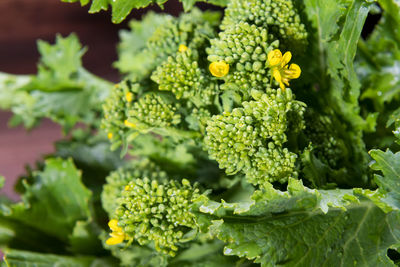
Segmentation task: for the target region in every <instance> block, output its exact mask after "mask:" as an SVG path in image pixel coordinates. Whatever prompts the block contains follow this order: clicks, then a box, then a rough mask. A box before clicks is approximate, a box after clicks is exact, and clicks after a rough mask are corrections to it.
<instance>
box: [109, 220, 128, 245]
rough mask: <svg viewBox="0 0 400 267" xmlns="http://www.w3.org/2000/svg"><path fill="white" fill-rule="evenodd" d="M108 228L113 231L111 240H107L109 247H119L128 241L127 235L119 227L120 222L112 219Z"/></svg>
mask: <svg viewBox="0 0 400 267" xmlns="http://www.w3.org/2000/svg"><path fill="white" fill-rule="evenodd" d="M108 226H109V227H110V229H111V231H112V232H111V234H110V236H111V237H110V238H109V239H107V240H106V244H107V245H117V244H119V243H122V242H123V241H124V240H125V239H126V235H125V233H124V232H123V231H122V227H119V226H118V221H117V220H115V219H112V220H111V221H109V222H108Z"/></svg>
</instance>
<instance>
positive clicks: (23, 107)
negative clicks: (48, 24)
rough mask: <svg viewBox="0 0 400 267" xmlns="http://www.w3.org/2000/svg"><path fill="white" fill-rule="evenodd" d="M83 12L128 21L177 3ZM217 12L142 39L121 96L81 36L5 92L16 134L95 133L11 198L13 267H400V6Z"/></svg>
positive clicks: (279, 0)
mask: <svg viewBox="0 0 400 267" xmlns="http://www.w3.org/2000/svg"><path fill="white" fill-rule="evenodd" d="M71 1H72V2H74V1H75V0H71ZM71 1H70V2H71ZM80 2H81V4H82V5H85V4H89V3H91V12H94V11H99V10H101V9H107V8H108V6H111V7H112V9H113V11H112V12H113V19H114V20H118V21H119V20H122V19H123V18H124V17H125V16H126V15H127V14H128V13H129V12H130V11H131V9H132V8H134V7H144V6H147V5H149V4H152V3H158V4H160V5H161V4H162V3H164V2H165V1H164V0H161V1H150V0H148V1H147V0H146V1H133V0H126V1H125V0H116V1H109V0H93V1H90V0H81V1H80ZM182 2H183V4H184V7H185V8H191V7H192V6H193V5H194V4H195V2H196V1H195V0H186V1H182ZM206 2H213V3H220V4H222V5H226V8H225V9H224V14H220V13H219V12H208V11H204V12H203V11H200V10H199V9H193V10H192V11H191V12H190V13H184V14H182V15H180V16H179V17H172V16H169V15H165V14H155V13H151V12H150V13H149V14H148V15H146V16H144V18H143V20H142V21H132V22H131V23H130V24H129V25H130V30H124V31H122V32H121V39H122V40H121V43H120V44H119V46H118V53H119V60H118V61H117V62H116V63H115V64H114V66H116V67H117V68H118V69H119V71H120V72H121V74H122V75H124V80H122V81H121V82H120V83H118V84H117V85H115V86H114V87H113V88H112V89H111V86H110V85H109V83H108V82H104V81H102V80H99V79H98V78H97V77H95V76H93V75H91V74H88V72H87V71H85V70H84V69H83V67H82V64H81V56H82V55H83V53H84V49H82V47H81V45H80V44H79V42H78V40H77V38H76V37H75V36H73V35H72V36H70V37H67V38H61V37H58V38H57V42H56V44H55V45H49V44H47V43H44V42H39V50H40V52H41V54H42V57H41V60H40V63H39V67H38V74H37V75H35V76H33V75H32V76H30V75H26V76H24V75H21V76H19V75H8V74H0V85H1V88H0V107H2V108H6V109H12V110H13V111H14V113H15V114H16V116H17V117H16V119H14V121H13V122H18V119H20V120H23V122H24V123H25V125H27V126H32V125H34V124H36V122H38V120H39V119H40V118H42V117H50V118H52V119H53V120H54V121H56V122H59V123H60V124H62V125H63V126H64V127H65V128H66V129H68V128H70V127H72V126H74V125H75V123H76V122H84V123H86V124H87V126H89V127H87V128H85V129H77V130H74V131H71V136H68V137H66V138H65V140H63V141H61V142H58V143H57V144H56V152H55V153H54V154H53V155H50V156H48V159H47V160H46V161H45V164H38V170H37V171H31V170H28V174H27V175H26V177H24V178H22V179H21V180H20V183H19V184H18V185H17V189H18V191H19V192H20V193H21V194H22V202H20V203H17V204H13V203H10V201H8V200H6V199H4V198H0V246H1V248H2V249H3V248H4V250H5V251H6V255H7V256H6V257H7V261H8V264H9V265H16V266H19V265H23V264H25V265H27V266H30V265H29V264H30V263H28V262H32V265H42V266H49V265H50V264H52V263H55V264H59V265H66V266H95V265H101V266H108V265H110V266H149V267H151V266H163V267H167V266H207V267H212V266H259V265H261V266H395V264H398V263H399V262H400V254H399V253H398V252H399V248H400V232H399V230H398V229H399V225H400V212H399V209H400V186H399V185H400V180H399V179H400V167H399V166H400V152H398V151H399V144H400V108H399V104H400V102H399V97H398V77H397V76H398V75H397V74H398V69H399V66H398V65H399V64H398V58H399V53H398V52H399V41H400V35H399V27H398V26H399V22H400V16H399V11H400V5H399V3H398V1H395V0H379V1H378V2H379V7H378V6H377V5H376V4H375V3H373V1H369V0H339V1H329V0H304V1H291V0H246V1H239V0H231V1H229V3H228V1H224V0H223V1H218V0H215V1H206ZM369 12H375V13H379V14H380V15H381V19H380V21H379V23H378V24H377V25H376V27H375V28H374V29H373V31H372V33H371V34H370V35H369V36H368V37H367V38H366V39H365V40H364V39H361V38H360V35H361V31H362V29H363V25H364V22H365V19H366V18H367V15H368V13H369ZM222 15H223V16H222ZM221 17H223V19H222V21H221ZM276 49H278V50H279V51H280V52H281V53H280V52H277V51H273V50H276ZM272 51H273V53H270V52H272ZM286 52H291V53H286ZM281 54H282V55H281ZM292 57H293V60H291V58H292ZM289 62H294V63H296V64H298V66H296V65H291V64H290V63H289ZM354 62H355V63H354ZM296 73H299V74H300V73H301V76H300V77H299V79H298V80H296V81H293V82H292V81H289V80H291V79H295V78H296V77H297V74H296ZM294 74H296V75H294ZM282 80H283V81H285V82H287V83H286V84H287V86H289V82H290V85H291V87H290V88H284V87H283V86H280V85H281V84H282ZM278 86H279V87H278ZM109 90H110V91H109ZM295 94H296V96H295ZM80 101H82V102H84V103H85V105H80V106H79V107H75V105H76V104H77V103H80ZM72 103H73V105H72ZM101 106H102V108H103V109H101ZM67 111H68V112H67ZM101 113H103V115H104V118H103V119H102V121H101V123H100V122H99V117H100V116H101V115H102V114H101ZM99 126H100V127H101V128H102V131H98V132H97V131H96V130H97V129H98V128H99ZM393 134H394V136H393ZM106 136H107V137H108V139H109V140H107V139H106ZM370 148H374V149H373V150H371V151H370V153H369V154H368V153H367V151H368V149H370ZM115 150H117V151H115ZM112 151H114V152H112ZM384 151H385V152H384ZM58 157H62V158H64V159H60V158H58ZM371 160H373V161H372V162H371V163H370V161H371ZM183 178H186V179H183ZM200 192H201V193H200ZM107 222H108V226H109V227H107ZM109 228H110V229H109ZM5 264H7V263H5Z"/></svg>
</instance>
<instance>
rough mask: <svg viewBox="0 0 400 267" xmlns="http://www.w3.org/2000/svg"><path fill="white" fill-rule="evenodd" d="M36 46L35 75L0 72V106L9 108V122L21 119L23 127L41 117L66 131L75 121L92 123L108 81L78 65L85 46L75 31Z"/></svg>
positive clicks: (102, 99)
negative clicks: (50, 42)
mask: <svg viewBox="0 0 400 267" xmlns="http://www.w3.org/2000/svg"><path fill="white" fill-rule="evenodd" d="M38 48H39V52H40V54H41V59H40V62H39V64H38V73H37V75H36V76H34V75H31V76H28V75H10V74H6V73H0V83H1V87H0V108H2V109H11V110H12V111H13V113H14V114H15V117H14V118H13V120H12V121H13V123H14V124H15V123H20V122H22V123H24V125H25V126H26V127H27V128H31V127H33V126H34V125H36V124H37V123H38V122H39V120H40V119H41V118H43V117H48V118H50V119H52V120H53V121H55V122H57V123H59V124H61V125H62V126H63V127H64V129H65V130H66V131H68V130H69V129H70V128H71V127H73V126H74V125H75V124H76V123H77V122H78V121H80V122H84V123H86V124H89V125H93V124H95V123H96V122H95V121H96V117H97V116H98V114H99V113H100V112H101V110H100V108H99V105H100V103H102V102H103V101H104V99H105V98H106V97H107V95H108V92H109V90H110V88H111V84H110V83H109V82H107V81H105V80H102V79H100V78H98V77H96V76H94V75H93V74H91V73H89V72H88V71H87V70H85V69H84V68H83V67H82V61H81V57H82V56H83V54H84V52H85V50H84V49H83V48H82V46H81V44H80V43H79V40H78V38H77V37H76V35H73V34H72V35H70V36H69V37H66V38H62V37H61V36H57V38H56V44H54V45H50V44H48V43H46V42H44V41H39V42H38Z"/></svg>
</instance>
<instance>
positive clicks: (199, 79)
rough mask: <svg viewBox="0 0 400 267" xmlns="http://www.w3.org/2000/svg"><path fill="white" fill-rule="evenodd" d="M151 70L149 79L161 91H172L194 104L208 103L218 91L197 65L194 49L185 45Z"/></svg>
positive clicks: (177, 96)
mask: <svg viewBox="0 0 400 267" xmlns="http://www.w3.org/2000/svg"><path fill="white" fill-rule="evenodd" d="M185 49H186V51H179V52H177V53H176V54H175V55H174V56H170V57H168V59H167V60H166V61H164V62H163V63H162V65H160V66H159V67H158V68H157V69H156V71H154V72H153V74H152V76H151V79H152V80H153V81H155V82H156V83H158V89H159V90H161V91H170V92H172V93H173V94H174V95H175V97H176V98H177V99H181V98H183V99H188V100H189V101H191V102H192V103H194V104H195V105H196V106H203V105H209V104H211V103H212V101H213V99H214V96H215V95H216V94H217V93H218V90H217V88H218V87H217V85H216V84H214V83H212V82H211V80H210V78H209V75H208V74H207V73H206V71H205V70H204V69H201V68H200V67H199V63H198V58H199V57H198V53H197V51H196V50H192V49H190V48H187V47H185Z"/></svg>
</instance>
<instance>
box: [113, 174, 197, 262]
mask: <svg viewBox="0 0 400 267" xmlns="http://www.w3.org/2000/svg"><path fill="white" fill-rule="evenodd" d="M121 195H122V196H121V198H119V200H118V206H117V208H116V210H115V215H114V218H115V220H116V221H117V222H118V227H120V228H119V229H117V230H120V232H122V234H121V235H123V236H124V239H123V240H132V241H136V242H138V243H139V244H140V245H154V247H155V249H156V250H157V251H159V252H162V253H165V254H168V255H170V256H175V253H176V251H177V250H178V243H179V242H180V241H182V240H183V238H184V235H185V234H186V233H188V232H189V231H190V230H192V229H196V228H197V226H196V221H195V216H194V214H193V213H192V212H191V211H190V209H191V203H192V199H194V198H196V197H198V196H199V190H198V189H196V188H193V187H192V186H191V185H190V182H189V181H188V180H186V179H183V180H182V181H181V182H177V181H175V180H169V181H167V182H158V181H157V180H151V179H149V178H143V179H139V178H138V179H135V180H133V181H131V182H129V183H128V184H127V185H125V187H124V190H123V191H122V193H121ZM112 230H113V232H114V229H112ZM123 240H122V239H120V240H119V241H121V242H122V241H123Z"/></svg>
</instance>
